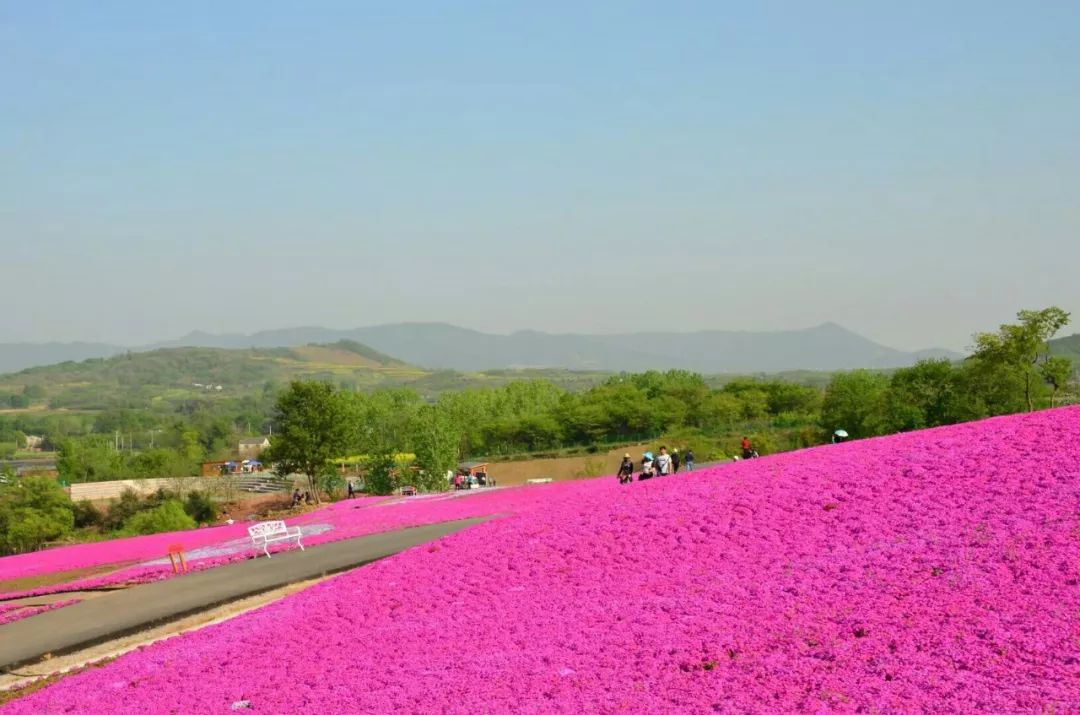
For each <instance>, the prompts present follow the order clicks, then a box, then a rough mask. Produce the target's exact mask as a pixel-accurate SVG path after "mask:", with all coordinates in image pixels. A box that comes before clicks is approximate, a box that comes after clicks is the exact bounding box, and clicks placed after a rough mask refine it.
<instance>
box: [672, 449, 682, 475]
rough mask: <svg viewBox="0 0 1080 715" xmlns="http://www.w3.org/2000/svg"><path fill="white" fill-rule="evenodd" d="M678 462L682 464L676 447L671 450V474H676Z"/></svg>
mask: <svg viewBox="0 0 1080 715" xmlns="http://www.w3.org/2000/svg"><path fill="white" fill-rule="evenodd" d="M680 464H682V457H680V456H679V450H678V449H672V450H671V473H672V474H678V473H679V465H680Z"/></svg>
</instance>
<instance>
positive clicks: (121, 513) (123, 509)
mask: <svg viewBox="0 0 1080 715" xmlns="http://www.w3.org/2000/svg"><path fill="white" fill-rule="evenodd" d="M144 508H145V507H144V506H143V502H142V500H141V499H139V495H138V493H136V492H135V490H134V489H125V490H124V491H123V493H122V494H121V495H120V498H119V499H117V500H116V501H114V502H112V503H111V504H109V508H108V510H107V511H106V512H105V519H104V521H103V523H102V526H104V527H105V528H106V529H109V530H110V531H117V530H119V529H122V528H124V524H125V523H127V521H128V520H129V519H131V517H133V516H135V515H136V514H138V513H139V512H140V511H142V510H143V509H144Z"/></svg>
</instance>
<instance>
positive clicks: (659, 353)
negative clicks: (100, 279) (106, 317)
mask: <svg viewBox="0 0 1080 715" xmlns="http://www.w3.org/2000/svg"><path fill="white" fill-rule="evenodd" d="M341 340H351V341H355V342H358V343H362V344H364V345H367V346H370V347H371V348H374V349H375V350H378V351H380V352H382V353H385V354H387V355H393V356H394V357H396V358H398V359H400V360H404V361H405V362H407V363H409V364H411V365H417V366H420V367H425V368H432V369H438V368H448V369H455V370H467V371H478V370H488V369H500V368H522V367H560V368H569V369H576V370H606V371H620V370H627V371H640V370H648V369H667V368H685V369H688V370H694V371H696V372H701V373H722V372H778V371H781V370H841V369H851V368H858V367H868V368H887V367H901V366H905V365H911V364H913V363H915V362H916V361H917V360H919V359H921V358H925V357H946V358H959V357H960V355H959V354H957V353H954V352H950V351H948V350H924V351H919V352H904V351H901V350H895V349H893V348H889V347H886V346H884V345H879V344H878V343H875V342H873V341H871V340H868V339H867V338H864V337H862V336H861V335H859V334H857V333H854V332H852V331H850V330H847V329H846V328H843V327H841V326H839V325H836V324H835V323H825V324H823V325H819V326H816V327H813V328H807V329H805V330H786V331H772V332H751V331H728V330H706V331H699V332H693V333H666V332H650V333H627V334H619V335H576V334H551V333H543V332H538V331H533V330H523V331H519V332H516V333H512V334H510V335H494V334H490V333H481V332H479V331H476V330H469V329H466V328H459V327H456V326H454V325H448V324H445V323H394V324H389V325H376V326H372V327H367V328H355V329H352V330H334V329H329V328H318V327H300V328H287V329H282V330H268V331H262V332H258V333H253V334H250V335H244V334H238V333H224V334H212V333H204V332H194V333H191V334H189V335H186V336H184V337H182V338H179V339H177V340H171V341H168V342H165V343H158V344H156V345H150V346H144V347H140V348H123V347H119V346H115V345H92V344H81V343H73V344H68V345H61V344H57V343H52V344H41V345H29V344H16V345H2V344H0V372H10V371H14V370H19V369H22V368H25V367H30V366H33V365H42V364H49V363H54V362H60V361H63V360H81V359H85V358H88V357H107V356H110V355H116V354H118V353H121V352H124V351H125V350H133V351H142V350H151V349H156V348H169V347H209V348H252V347H253V348H273V347H294V346H300V345H310V344H326V343H336V342H338V341H341Z"/></svg>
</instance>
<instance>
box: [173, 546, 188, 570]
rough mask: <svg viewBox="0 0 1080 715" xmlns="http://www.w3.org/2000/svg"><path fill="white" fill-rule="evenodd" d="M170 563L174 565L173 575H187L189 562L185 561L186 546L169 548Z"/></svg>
mask: <svg viewBox="0 0 1080 715" xmlns="http://www.w3.org/2000/svg"><path fill="white" fill-rule="evenodd" d="M169 563H170V564H172V570H173V573H187V571H188V565H187V560H186V559H184V545H183V544H173V545H171V546H170V547H169Z"/></svg>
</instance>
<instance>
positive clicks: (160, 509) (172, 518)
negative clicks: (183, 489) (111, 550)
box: [123, 499, 198, 536]
mask: <svg viewBox="0 0 1080 715" xmlns="http://www.w3.org/2000/svg"><path fill="white" fill-rule="evenodd" d="M196 526H198V525H197V524H196V523H195V520H194V519H192V518H191V517H190V516H188V514H187V512H185V511H184V505H183V504H181V503H180V502H179V501H177V500H175V499H173V500H170V501H167V502H165V503H164V504H161V505H160V506H157V507H154V508H153V509H150V510H148V511H140V512H139V513H137V514H135V515H134V516H132V517H131V518H130V519H128V520H127V522H125V524H124V529H123V531H124V533H125V534H127V535H130V536H134V535H140V534H160V533H162V532H164V531H183V530H184V529H194V528H195V527H196Z"/></svg>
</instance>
